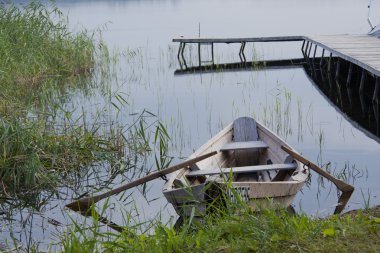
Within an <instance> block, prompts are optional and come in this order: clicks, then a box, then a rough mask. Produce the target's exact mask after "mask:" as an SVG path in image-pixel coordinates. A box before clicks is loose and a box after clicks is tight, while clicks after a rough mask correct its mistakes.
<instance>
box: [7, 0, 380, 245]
mask: <svg viewBox="0 0 380 253" xmlns="http://www.w3.org/2000/svg"><path fill="white" fill-rule="evenodd" d="M58 6H59V7H60V8H61V9H62V10H63V12H64V13H67V15H68V17H69V20H70V24H71V26H72V28H73V30H81V29H83V28H86V29H90V30H91V29H96V28H98V27H102V26H104V25H106V26H107V29H106V30H104V31H103V32H102V35H103V38H104V40H105V41H106V43H107V44H108V45H109V46H110V47H111V48H118V49H119V50H120V51H127V50H128V51H129V52H135V53H136V56H135V57H129V58H128V57H127V58H128V59H122V60H121V61H120V65H119V68H121V70H120V73H119V75H120V79H119V80H122V81H120V82H119V83H118V84H115V85H114V86H113V89H114V91H117V92H124V93H126V94H128V96H127V100H128V103H129V105H128V107H127V108H125V111H123V113H122V114H123V115H122V117H120V119H124V120H125V121H128V119H129V116H128V114H129V113H132V112H136V111H141V110H142V109H144V108H145V109H147V110H149V111H151V112H153V113H155V114H157V115H158V116H159V118H160V120H161V121H162V122H164V123H166V125H167V128H168V130H169V134H170V135H171V137H172V142H171V148H170V154H171V155H173V156H174V157H176V158H178V157H184V156H187V155H189V154H191V153H192V151H193V150H194V149H196V148H197V147H199V146H200V145H201V144H202V143H204V142H205V141H206V140H208V139H209V138H210V137H211V136H213V135H214V134H215V133H217V132H218V131H219V130H221V129H222V128H223V127H224V126H225V125H227V124H228V123H230V122H231V121H232V120H233V119H235V118H236V117H239V116H254V117H255V118H257V119H258V120H260V121H262V122H264V123H265V125H267V126H268V127H269V128H271V129H272V130H274V131H276V132H278V134H279V135H280V136H281V137H282V138H284V139H285V140H286V141H287V142H288V143H289V144H290V145H291V146H293V147H294V148H295V149H296V150H298V151H299V152H301V153H303V154H304V155H305V156H306V157H308V158H310V159H311V160H312V161H315V162H318V163H319V164H322V165H323V164H327V163H328V162H330V163H331V165H330V169H332V170H334V171H336V172H339V171H342V170H343V169H349V170H350V171H351V173H348V174H349V176H350V178H349V180H350V182H351V183H354V184H355V186H356V191H355V193H354V195H353V197H352V198H351V200H350V203H349V205H348V207H347V210H350V209H355V208H360V207H364V204H365V202H366V200H367V199H368V198H369V199H370V205H371V206H372V205H376V204H379V202H380V201H379V200H378V198H377V195H378V194H379V192H380V186H378V184H377V180H378V178H379V177H380V172H379V170H378V169H377V165H378V164H379V162H380V156H379V154H380V145H379V142H378V141H376V140H374V139H372V138H370V137H369V136H368V135H366V134H365V133H364V132H363V131H361V130H360V129H358V128H357V127H356V126H355V124H354V125H353V124H352V122H351V121H350V120H348V118H347V117H346V116H344V115H343V114H342V113H341V112H340V111H339V110H337V109H336V107H335V106H333V105H332V104H331V102H329V101H328V100H327V99H326V97H325V96H324V95H323V94H322V93H321V92H320V90H319V89H318V88H317V87H316V86H315V85H313V84H312V83H311V82H310V79H309V78H308V76H307V74H306V72H305V71H304V70H303V68H285V69H280V70H265V69H264V70H258V71H249V70H246V71H236V72H234V71H230V72H221V73H207V74H188V75H174V71H175V70H176V69H178V68H179V64H178V62H177V59H176V54H177V49H178V45H177V44H174V43H172V42H171V39H172V38H174V37H178V36H180V35H183V36H187V37H191V36H193V37H195V36H198V34H199V32H200V34H201V36H205V37H208V36H210V37H212V36H215V37H260V36H279V35H313V34H317V35H318V34H343V33H350V34H362V33H366V32H367V31H368V30H369V26H368V24H367V23H366V15H367V9H366V7H367V1H364V0H362V1H353V0H350V1H343V0H337V1H327V0H322V1H311V0H310V1H309V0H308V1H297V0H287V1H275V0H266V1H261V0H256V1H249V0H235V1H222V0H209V1H201V0H193V1H176V0H172V1H164V0H162V1H137V0H136V1H62V2H61V1H59V2H58ZM373 7H374V10H373V13H378V12H377V11H378V6H375V5H374V6H373ZM373 21H374V23H376V21H378V20H376V17H373ZM199 28H200V29H199ZM300 48H301V45H300V43H283V44H282V43H280V44H278V43H277V44H276V43H271V44H257V45H255V46H254V47H253V45H252V44H249V45H247V48H246V52H247V58H248V59H252V58H260V59H266V60H268V59H286V58H289V57H291V58H300V57H301V51H300ZM186 50H187V51H186V57H188V58H189V59H190V61H189V64H193V65H194V64H196V60H194V57H195V52H196V50H195V48H193V49H192V50H190V49H189V48H187V49H186ZM204 50H205V51H204V53H205V54H204V55H206V56H207V55H209V50H207V48H205V49H204ZM238 50H239V49H238V47H237V46H233V45H218V46H216V47H215V57H216V61H217V62H236V61H239V57H238ZM253 52H256V54H255V53H253ZM190 54H191V55H190ZM191 59H193V61H191ZM77 101H78V103H79V102H83V104H82V105H83V106H84V108H85V110H88V111H91V110H95V109H96V107H101V106H102V100H101V99H99V97H97V96H94V97H93V98H92V99H89V100H86V101H83V99H82V98H81V96H80V95H78V97H77ZM94 108H95V109H94ZM111 116H112V115H111ZM111 116H110V117H111ZM176 161H178V159H176V160H175V161H174V162H176ZM148 165H149V164H148ZM148 167H149V168H150V167H152V168H153V166H152V165H151V164H150V165H149V166H148ZM153 169H154V168H153ZM126 177H127V176H126ZM119 181H120V180H119ZM117 182H118V181H116V183H117ZM162 184H163V181H162V180H160V181H155V182H153V183H149V184H148V187H147V188H148V189H149V190H148V194H147V196H146V198H143V196H142V194H141V191H142V189H141V188H139V190H137V191H134V192H133V195H132V196H131V197H133V199H134V200H136V210H135V211H134V212H133V213H134V217H135V219H137V220H139V221H144V220H149V219H152V218H160V219H162V220H163V221H164V222H166V221H168V220H170V219H171V218H172V219H173V220H174V219H175V213H174V211H173V209H172V208H171V207H170V206H169V205H167V203H166V202H165V199H164V198H163V196H162V194H161V187H162ZM322 185H324V187H323V186H322ZM62 191H65V190H64V189H63V190H62ZM66 191H67V193H62V194H61V196H59V197H56V196H55V197H54V198H47V199H48V200H49V201H48V204H44V205H42V206H41V208H40V209H39V210H37V211H36V210H35V208H34V207H35V204H31V205H30V207H29V208H24V207H20V208H19V209H14V210H13V213H12V214H11V215H9V217H7V218H9V219H5V218H6V215H3V216H2V217H3V220H4V222H2V223H3V224H4V226H3V227H2V228H1V229H2V230H1V234H0V236H1V237H3V238H4V240H8V241H9V238H10V237H11V236H10V231H13V233H14V234H13V237H14V238H15V239H16V240H17V241H20V242H21V243H22V244H23V245H28V244H29V245H31V244H38V243H39V242H41V243H40V247H41V248H46V245H48V244H49V242H51V240H56V239H57V234H59V233H60V232H61V231H63V230H64V229H65V226H66V225H69V224H70V223H71V221H70V219H71V218H73V219H79V217H78V215H76V214H74V213H72V212H68V211H67V210H63V211H62V207H63V206H64V204H65V203H67V202H68V201H69V200H64V201H62V200H61V198H62V196H65V195H67V196H71V195H72V191H71V190H66ZM129 193H130V192H127V193H126V194H125V195H124V196H127V195H128V194H129ZM131 197H130V198H128V200H127V201H125V202H129V201H130V200H131ZM40 198H41V197H40ZM52 199H54V200H52ZM117 199H118V198H114V199H112V201H113V202H114V203H113V204H112V206H113V209H112V210H111V211H109V213H110V214H111V215H112V218H113V219H114V221H115V222H122V220H123V217H122V215H121V213H122V212H121V211H120V210H119V208H120V207H122V208H123V209H124V210H131V209H133V205H126V206H124V204H123V203H125V202H123V201H117ZM336 201H337V196H336V190H335V188H334V187H333V186H331V184H330V183H327V182H325V183H324V184H322V183H321V182H320V178H319V177H318V175H316V174H314V173H313V174H312V179H311V184H310V185H309V186H308V187H304V189H303V191H302V193H300V194H298V196H297V199H296V201H295V203H294V204H295V208H296V210H298V211H299V210H302V211H303V212H306V213H308V214H311V215H318V216H325V215H328V214H330V213H331V212H332V211H333V210H334V205H335V204H336ZM36 202H37V203H41V202H43V201H42V200H41V199H39V200H38V201H36ZM101 204H102V203H99V205H100V206H101ZM10 206H12V205H10ZM70 217H71V218H70ZM57 222H59V223H57ZM57 224H58V225H57ZM88 224H91V222H90V221H88ZM4 240H3V241H4ZM0 243H1V240H0Z"/></svg>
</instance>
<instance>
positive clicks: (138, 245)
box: [59, 206, 380, 252]
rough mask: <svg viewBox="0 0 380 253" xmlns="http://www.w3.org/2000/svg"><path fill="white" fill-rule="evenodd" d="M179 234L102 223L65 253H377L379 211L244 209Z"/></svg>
mask: <svg viewBox="0 0 380 253" xmlns="http://www.w3.org/2000/svg"><path fill="white" fill-rule="evenodd" d="M231 210H236V209H234V208H232V209H226V210H225V211H224V213H219V214H218V215H209V216H207V217H205V218H204V219H203V220H202V221H201V222H191V221H185V222H184V225H182V227H180V228H175V227H174V226H172V225H170V224H163V223H161V222H160V221H155V222H152V225H151V226H152V227H153V230H154V231H153V233H141V232H140V231H139V228H138V227H125V232H123V233H121V234H118V233H113V232H111V233H109V232H105V231H104V230H102V229H100V227H99V224H98V220H97V219H96V218H95V225H94V226H92V227H91V228H90V229H86V228H84V227H83V226H80V225H78V224H76V226H75V227H74V228H73V229H72V230H69V231H67V232H66V233H63V234H62V235H61V241H60V247H61V248H60V249H59V251H60V252H378V251H379V250H380V241H379V240H378V239H379V234H380V218H378V217H379V213H376V212H374V211H368V212H362V211H359V212H357V213H356V214H349V215H345V216H337V215H333V216H331V217H328V218H326V219H319V218H313V217H309V216H307V215H305V214H300V215H294V214H290V213H288V212H287V211H286V210H277V211H273V210H262V211H261V212H252V211H251V210H250V209H249V208H247V207H244V206H240V207H239V210H240V211H239V212H238V214H237V213H236V211H231Z"/></svg>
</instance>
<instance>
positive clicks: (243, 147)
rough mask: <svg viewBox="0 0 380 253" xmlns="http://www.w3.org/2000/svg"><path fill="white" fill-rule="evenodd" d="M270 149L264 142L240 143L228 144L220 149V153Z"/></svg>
mask: <svg viewBox="0 0 380 253" xmlns="http://www.w3.org/2000/svg"><path fill="white" fill-rule="evenodd" d="M256 132H257V131H256ZM268 147H269V146H268V144H266V143H265V142H263V141H239V142H230V143H227V144H226V145H224V146H223V147H222V148H221V149H220V151H228V150H252V149H260V148H268Z"/></svg>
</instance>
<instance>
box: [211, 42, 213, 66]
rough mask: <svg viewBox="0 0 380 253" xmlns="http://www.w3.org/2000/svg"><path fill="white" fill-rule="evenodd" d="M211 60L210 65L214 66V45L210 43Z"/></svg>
mask: <svg viewBox="0 0 380 253" xmlns="http://www.w3.org/2000/svg"><path fill="white" fill-rule="evenodd" d="M211 59H212V64H213V65H214V43H211Z"/></svg>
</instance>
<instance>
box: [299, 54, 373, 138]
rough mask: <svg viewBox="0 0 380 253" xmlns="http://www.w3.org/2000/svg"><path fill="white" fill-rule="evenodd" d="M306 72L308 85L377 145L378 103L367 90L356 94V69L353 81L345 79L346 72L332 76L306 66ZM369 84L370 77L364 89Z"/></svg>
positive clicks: (319, 68) (357, 80) (323, 69)
mask: <svg viewBox="0 0 380 253" xmlns="http://www.w3.org/2000/svg"><path fill="white" fill-rule="evenodd" d="M337 61H338V60H337V59H335V62H337ZM305 71H306V73H307V75H308V76H309V78H310V81H311V83H312V84H314V85H315V87H317V88H318V90H319V91H320V92H321V94H322V95H323V96H324V97H325V98H326V100H327V101H329V102H330V103H331V104H332V105H333V106H334V108H335V109H336V110H337V111H338V112H340V113H341V114H342V115H343V116H344V117H345V118H346V119H347V120H348V121H349V122H350V123H351V124H352V125H353V126H355V127H356V128H358V129H359V130H360V131H362V132H363V133H365V134H366V135H367V136H368V137H370V138H372V139H374V140H376V141H377V142H379V143H380V122H379V118H380V114H379V103H377V102H376V101H373V97H372V94H370V91H371V90H370V89H369V90H367V91H363V92H359V86H360V81H361V78H359V77H358V75H359V76H360V73H361V72H360V70H357V75H356V78H355V76H354V80H349V79H348V78H347V75H345V74H346V73H347V71H346V72H345V71H342V72H343V73H342V74H339V75H334V76H333V75H332V73H331V72H329V71H328V70H327V69H325V68H321V67H316V66H315V65H305ZM372 81H373V79H372V78H371V79H370V78H367V80H366V82H365V85H364V86H365V87H371V86H373V83H372Z"/></svg>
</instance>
